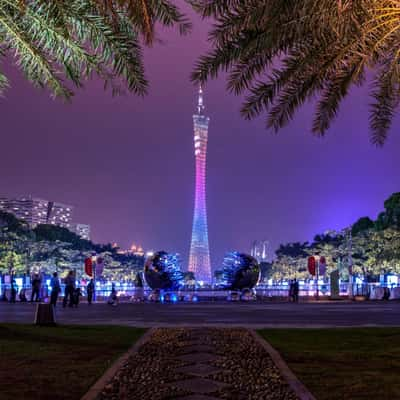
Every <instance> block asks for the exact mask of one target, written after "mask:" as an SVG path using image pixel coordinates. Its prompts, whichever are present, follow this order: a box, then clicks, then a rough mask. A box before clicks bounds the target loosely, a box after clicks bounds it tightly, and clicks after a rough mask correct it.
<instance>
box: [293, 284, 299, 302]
mask: <svg viewBox="0 0 400 400" xmlns="http://www.w3.org/2000/svg"><path fill="white" fill-rule="evenodd" d="M299 291H300V288H299V282H298V281H297V279H295V280H294V281H293V302H294V303H298V302H299Z"/></svg>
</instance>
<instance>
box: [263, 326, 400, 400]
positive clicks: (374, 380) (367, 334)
mask: <svg viewBox="0 0 400 400" xmlns="http://www.w3.org/2000/svg"><path fill="white" fill-rule="evenodd" d="M261 333H262V335H263V336H264V337H265V338H266V339H267V340H268V341H269V343H271V344H272V345H273V346H274V347H275V348H276V349H277V350H279V352H280V353H281V355H282V356H283V358H284V359H285V360H286V362H287V363H288V365H289V367H290V368H291V369H292V371H293V372H294V373H295V374H296V375H297V377H298V378H299V379H300V380H301V381H302V382H303V383H304V384H305V385H306V386H307V387H308V389H310V390H311V392H312V393H313V394H314V395H315V397H316V398H317V399H318V400H338V399H341V400H370V399H380V400H394V399H400V379H399V376H400V328H355V329H347V328H346V329H322V330H321V329H269V330H263V331H261Z"/></svg>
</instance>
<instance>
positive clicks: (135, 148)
mask: <svg viewBox="0 0 400 400" xmlns="http://www.w3.org/2000/svg"><path fill="white" fill-rule="evenodd" d="M190 16H191V17H192V20H193V22H194V30H193V33H192V34H191V35H190V36H188V37H179V36H178V34H177V33H176V32H175V31H168V32H167V33H166V34H165V35H162V38H163V40H164V44H163V45H156V46H155V47H154V48H153V49H150V50H148V51H146V66H147V74H148V77H149V78H150V84H151V86H150V93H149V95H148V96H147V97H145V98H144V99H141V98H137V97H135V96H133V95H130V96H124V97H118V98H112V96H111V94H110V93H109V92H104V91H103V87H102V83H101V82H98V81H92V82H89V83H88V84H87V85H86V88H85V89H84V90H81V91H80V92H78V94H77V95H76V97H75V99H74V100H73V102H72V104H65V103H63V102H62V101H59V100H58V101H53V100H51V99H50V98H49V96H48V94H47V93H45V92H44V91H40V90H37V89H34V88H32V86H31V85H30V84H29V83H27V82H26V81H25V80H24V79H23V78H22V77H21V76H20V74H19V73H17V72H16V70H15V69H14V68H12V67H10V65H6V66H5V70H6V73H7V74H8V76H9V77H10V78H11V80H12V82H11V83H12V88H11V89H10V90H9V91H8V92H7V93H6V97H5V98H4V99H1V100H0V104H1V105H0V107H1V108H0V110H1V111H0V112H1V127H2V133H1V136H2V146H1V156H0V171H1V173H0V194H4V195H10V196H14V195H26V194H32V195H34V196H37V197H43V198H46V199H49V200H54V201H60V202H64V203H67V204H71V205H73V206H75V217H76V218H75V220H76V221H77V222H82V223H89V224H90V225H91V226H92V232H93V234H92V236H93V239H94V241H97V242H113V241H116V242H118V243H119V244H120V245H121V246H122V247H127V246H130V244H131V243H132V242H135V243H139V244H141V245H142V246H143V247H144V248H145V249H147V250H149V249H153V250H159V249H165V250H167V251H176V252H179V253H181V255H182V257H183V261H184V266H185V267H186V265H187V257H188V253H189V246H190V235H191V224H192V213H193V197H194V172H195V170H194V152H193V132H192V130H193V127H192V114H193V113H194V110H195V103H196V91H197V88H195V87H193V86H192V84H191V83H190V81H189V75H190V72H191V69H192V67H193V64H194V62H195V60H196V58H197V57H198V56H199V55H200V54H201V53H203V52H204V51H205V50H206V49H207V47H208V44H207V42H206V36H207V29H208V26H207V25H206V24H204V23H203V22H201V21H200V20H199V18H197V17H195V16H194V15H193V13H190ZM369 101H370V99H369V98H367V88H363V89H357V90H354V91H353V94H352V96H351V98H348V99H347V100H346V101H345V103H344V104H343V106H342V108H341V113H340V116H339V118H338V119H337V121H336V122H335V123H334V125H333V127H332V129H331V130H330V131H329V133H328V136H327V137H326V138H324V139H318V138H314V137H313V136H312V135H311V134H310V133H309V129H310V127H311V111H312V106H311V105H309V106H306V107H304V108H303V109H302V110H301V112H300V113H299V114H298V115H297V117H296V119H295V120H294V121H293V122H292V123H291V124H290V125H289V126H288V127H287V128H286V129H284V130H282V131H281V132H280V134H279V135H277V136H275V135H272V134H271V133H269V132H267V131H266V130H265V129H264V121H263V118H260V119H258V120H257V121H252V122H248V121H244V120H242V119H241V117H240V115H239V107H240V103H241V99H240V98H236V97H235V96H234V95H231V94H228V93H227V92H226V91H225V81H224V80H223V79H222V78H221V79H219V80H216V81H212V82H210V83H209V84H208V85H207V87H206V88H205V105H206V114H207V115H208V116H210V118H211V121H210V129H209V145H208V182H207V201H208V204H207V207H208V224H209V238H210V249H211V262H212V265H213V267H214V268H217V267H219V266H220V264H221V262H222V257H223V254H224V253H225V251H229V250H232V249H237V250H242V251H249V250H250V245H251V242H252V241H253V240H255V239H268V240H270V242H271V245H272V246H273V248H275V247H276V246H277V245H278V244H279V243H281V242H288V241H297V240H298V241H305V240H310V239H312V237H313V236H314V234H316V233H319V232H323V231H325V230H326V229H340V228H342V227H344V226H346V225H349V224H350V223H352V222H354V221H355V220H356V219H357V218H358V217H360V216H364V215H369V216H371V217H376V215H377V213H378V212H379V211H380V210H381V209H382V208H383V201H384V199H386V198H387V197H388V196H389V195H390V194H391V193H392V192H394V191H399V189H400V186H399V185H398V177H399V173H400V163H399V162H398V149H399V148H400V136H399V135H397V131H398V129H399V127H400V121H399V119H398V118H397V119H396V120H395V121H394V125H393V128H392V130H391V134H390V138H389V140H388V142H387V144H386V146H385V147H384V148H383V149H377V148H375V147H374V146H372V145H371V144H370V143H369V136H368V118H367V117H368V115H367V108H368V102H369Z"/></svg>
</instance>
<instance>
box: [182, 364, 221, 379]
mask: <svg viewBox="0 0 400 400" xmlns="http://www.w3.org/2000/svg"><path fill="white" fill-rule="evenodd" d="M220 371H221V369H220V368H217V367H213V366H212V365H207V364H194V365H187V366H185V367H181V368H177V369H176V372H182V373H184V374H188V375H195V376H199V377H202V378H204V377H206V376H208V375H211V374H216V373H217V372H220Z"/></svg>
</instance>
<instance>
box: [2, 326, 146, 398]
mask: <svg viewBox="0 0 400 400" xmlns="http://www.w3.org/2000/svg"><path fill="white" fill-rule="evenodd" d="M144 331H145V330H144V329H138V328H128V327H119V326H90V327H85V326H58V327H50V328H48V327H36V326H32V325H14V324H7V325H4V324H0V398H1V400H8V399H13V400H17V399H18V400H19V399H24V400H27V399H40V400H50V399H51V400H58V399H68V400H77V399H79V398H80V397H81V396H82V395H83V394H84V393H85V392H86V391H87V389H88V388H89V387H90V386H91V385H92V384H93V383H94V382H95V381H96V380H97V379H98V378H99V377H100V376H101V374H102V373H103V372H104V371H105V370H106V369H107V367H109V366H110V365H111V364H112V362H113V361H114V360H115V359H117V358H118V356H120V355H121V354H122V353H123V352H125V351H126V350H127V349H128V348H129V347H130V346H131V345H132V344H133V343H134V342H135V341H136V340H137V339H138V338H139V337H140V336H141V335H142V334H143V333H144Z"/></svg>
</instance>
